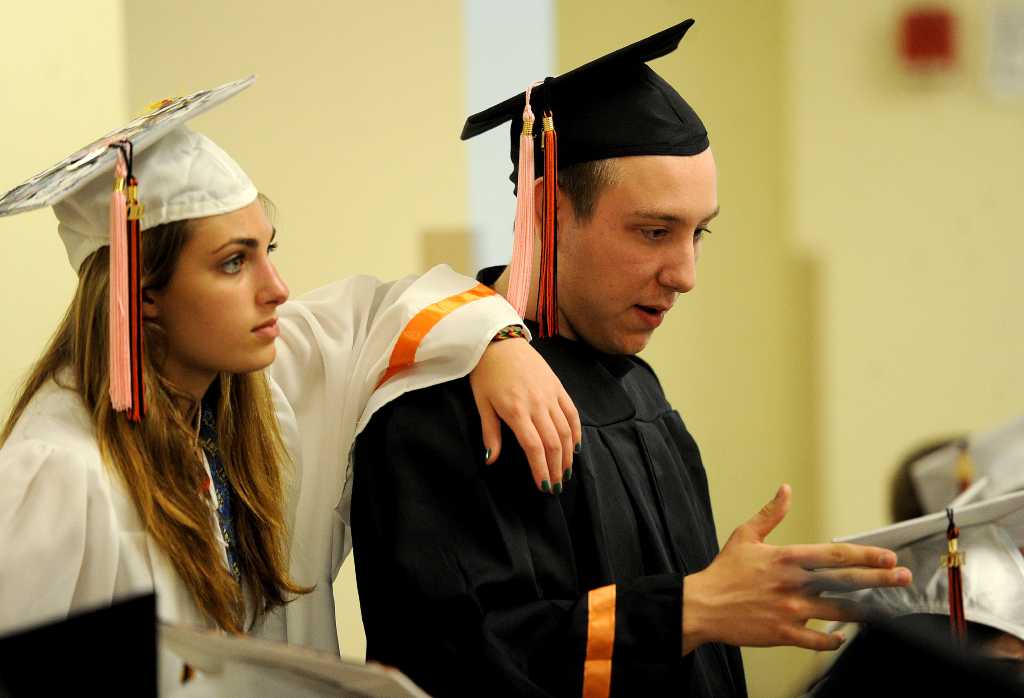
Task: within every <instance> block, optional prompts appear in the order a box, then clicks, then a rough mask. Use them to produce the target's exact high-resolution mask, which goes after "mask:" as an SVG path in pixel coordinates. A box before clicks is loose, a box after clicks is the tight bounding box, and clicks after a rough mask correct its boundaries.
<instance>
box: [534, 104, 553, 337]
mask: <svg viewBox="0 0 1024 698" xmlns="http://www.w3.org/2000/svg"><path fill="white" fill-rule="evenodd" d="M542 144H543V147H544V230H543V232H542V237H541V248H540V286H539V288H538V294H537V324H538V325H539V326H540V336H541V337H554V336H555V335H557V334H558V282H557V275H558V135H557V134H556V133H555V120H554V116H553V115H552V114H551V112H550V111H548V112H545V113H544V139H543V141H542Z"/></svg>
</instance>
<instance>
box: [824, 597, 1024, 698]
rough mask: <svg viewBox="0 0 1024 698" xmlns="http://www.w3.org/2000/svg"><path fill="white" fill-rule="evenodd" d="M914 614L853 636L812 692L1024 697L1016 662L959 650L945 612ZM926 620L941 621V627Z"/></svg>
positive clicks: (879, 623) (827, 695) (876, 624)
mask: <svg viewBox="0 0 1024 698" xmlns="http://www.w3.org/2000/svg"><path fill="white" fill-rule="evenodd" d="M915 618H916V620H915V621H914V622H903V621H904V620H906V619H897V620H896V621H891V620H890V621H876V622H873V623H872V624H871V626H870V627H868V628H866V629H865V630H863V631H862V632H861V633H860V634H859V635H857V637H856V638H854V640H853V641H852V642H851V644H850V646H849V647H848V648H847V649H846V651H845V652H843V654H842V655H841V656H840V657H839V659H838V660H836V663H835V664H834V665H833V666H832V667H831V668H830V669H829V670H828V672H827V673H826V674H825V675H824V676H823V677H822V678H821V679H820V680H819V682H818V684H817V685H816V686H815V690H814V691H812V693H811V695H812V696H814V698H835V697H837V696H858V698H863V696H867V695H878V696H888V695H903V696H912V695H913V696H926V695H933V696H1005V697H1008V698H1009V697H1012V696H1024V682H1021V680H1020V678H1019V677H1020V674H1019V673H1018V672H1019V669H1017V668H1016V667H1015V666H1014V664H1011V663H1008V662H1004V661H999V660H994V659H988V658H985V657H982V656H981V655H978V654H975V653H973V652H971V651H970V650H967V651H964V650H960V649H958V648H957V647H956V646H955V645H954V644H953V643H952V642H951V640H950V639H949V632H948V625H949V620H948V618H946V617H944V616H932V617H931V618H929V619H925V618H922V617H920V616H917V617H915ZM926 620H935V621H938V623H941V624H942V627H941V629H939V628H936V627H935V625H936V623H929V622H923V621H926ZM943 631H944V632H943ZM1021 668H1024V667H1021Z"/></svg>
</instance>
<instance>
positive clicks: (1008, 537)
mask: <svg viewBox="0 0 1024 698" xmlns="http://www.w3.org/2000/svg"><path fill="white" fill-rule="evenodd" d="M953 517H954V518H955V521H956V525H957V526H958V527H959V529H960V536H959V542H958V546H959V550H960V552H961V553H962V555H963V560H962V564H961V567H960V578H961V583H962V589H963V610H964V616H965V618H966V620H967V621H970V622H975V623H981V624H983V625H987V626H990V627H993V628H997V629H999V630H1002V631H1003V632H1006V633H1010V634H1011V635H1014V636H1016V637H1018V638H1020V639H1022V640H1024V555H1022V554H1021V551H1020V547H1021V546H1022V545H1024V492H1016V493H1012V494H1008V495H1004V496H1001V497H997V498H994V499H990V500H986V501H983V502H976V503H974V504H968V505H967V506H964V507H963V508H960V509H954V511H953ZM947 527H948V519H947V514H946V513H945V512H938V513H934V514H928V515H926V516H922V517H919V518H916V519H910V520H908V521H901V522H900V523H897V524H893V525H892V526H886V527H885V528H880V529H877V530H875V531H870V532H868V533H861V534H858V535H854V536H847V537H844V538H837V539H835V542H837V543H855V544H859V545H873V546H879V547H883V548H888V549H890V550H893V551H894V552H895V553H896V557H897V563H898V564H899V565H901V566H903V567H907V568H909V569H910V571H911V573H912V574H913V582H912V583H911V585H910V586H907V587H891V588H875V589H866V590H862V591H858V592H853V593H850V594H841V595H840V596H846V597H848V598H852V599H856V600H857V601H860V602H862V603H865V604H867V605H869V606H870V607H871V608H872V609H874V610H876V611H878V612H880V613H881V614H883V615H885V616H889V617H896V616H906V615H914V614H934V615H944V616H948V615H950V594H949V589H950V585H949V574H948V570H947V567H946V566H945V565H944V556H946V555H947V553H948V552H949V547H948V541H947V537H946V531H947Z"/></svg>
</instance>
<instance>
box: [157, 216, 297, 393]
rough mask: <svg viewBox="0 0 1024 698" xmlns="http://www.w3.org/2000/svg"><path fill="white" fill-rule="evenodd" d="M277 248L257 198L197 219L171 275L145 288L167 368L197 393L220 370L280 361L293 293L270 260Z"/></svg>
mask: <svg viewBox="0 0 1024 698" xmlns="http://www.w3.org/2000/svg"><path fill="white" fill-rule="evenodd" d="M143 241H145V237H143ZM274 247H275V244H274V228H273V226H272V225H271V224H270V221H269V220H268V219H267V215H266V213H265V212H264V210H263V206H262V205H261V203H260V202H259V200H257V201H254V202H253V203H251V204H249V205H248V206H246V207H245V208H242V209H239V210H237V211H233V212H231V213H225V214H221V215H218V216H210V217H208V218H198V219H195V220H193V221H191V225H190V227H189V237H188V241H187V242H186V243H185V245H184V247H183V248H182V250H181V255H180V256H179V258H178V262H177V265H176V266H175V269H174V273H173V275H172V276H171V280H170V282H169V283H168V284H167V286H165V287H164V288H163V289H161V290H160V291H146V292H145V294H144V295H145V298H144V300H145V303H144V304H143V308H144V312H145V316H146V319H147V320H149V321H151V322H156V323H158V324H159V325H160V326H161V327H162V328H163V330H164V332H165V333H166V335H167V359H166V363H165V364H164V366H163V372H164V375H166V376H167V378H169V379H170V380H171V381H173V382H174V383H175V384H176V385H178V386H179V387H180V388H183V389H184V390H186V391H187V392H188V393H189V394H191V395H193V396H194V397H197V398H198V397H201V396H202V395H203V394H204V393H205V392H206V390H207V388H208V387H209V386H210V384H211V382H212V381H213V379H214V378H215V377H216V375H217V373H219V372H221V371H226V372H230V373H248V372H250V371H258V370H260V369H263V368H266V367H267V366H269V365H270V363H271V362H272V361H273V360H274V356H275V355H276V350H275V348H274V340H275V339H276V338H277V334H278V330H277V316H276V311H277V306H279V305H281V304H282V303H284V302H285V301H286V300H287V299H288V287H287V286H286V285H285V283H284V280H282V279H281V277H280V276H279V275H278V273H277V269H275V268H274V265H273V263H271V261H270V256H269V255H270V253H271V252H272V251H273V250H274Z"/></svg>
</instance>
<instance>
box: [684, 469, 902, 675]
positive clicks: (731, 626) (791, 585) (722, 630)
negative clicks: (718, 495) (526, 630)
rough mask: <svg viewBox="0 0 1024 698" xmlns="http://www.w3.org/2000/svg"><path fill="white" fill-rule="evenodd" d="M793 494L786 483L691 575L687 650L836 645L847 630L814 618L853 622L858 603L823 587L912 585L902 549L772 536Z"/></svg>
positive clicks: (687, 593)
mask: <svg viewBox="0 0 1024 698" xmlns="http://www.w3.org/2000/svg"><path fill="white" fill-rule="evenodd" d="M790 498H791V491H790V488H789V485H783V486H782V487H780V488H779V491H778V492H777V493H776V494H775V497H774V499H772V501H770V502H768V504H766V505H765V506H764V507H763V508H762V509H761V511H759V512H757V514H755V515H754V516H753V517H752V518H751V519H750V520H749V521H747V522H746V523H745V524H743V525H742V526H740V527H739V528H737V529H736V530H735V531H733V533H732V535H731V536H730V537H729V540H728V541H727V542H726V544H725V547H723V548H722V551H721V552H720V553H719V554H718V557H716V558H715V559H714V560H713V561H712V562H711V564H710V565H708V567H707V568H706V569H704V570H702V571H700V572H697V573H696V574H692V575H689V576H687V577H686V579H685V581H684V583H683V654H684V655H685V654H688V653H689V652H691V651H693V650H694V649H696V648H697V647H699V646H700V645H702V644H704V643H705V642H723V643H726V644H729V645H737V646H753V647H769V646H774V645H795V646H797V647H804V648H807V649H812V650H834V649H837V648H838V647H839V646H840V645H841V644H842V643H843V636H842V635H840V634H839V633H822V632H818V631H816V630H812V629H810V628H808V627H806V623H807V621H808V620H810V619H812V618H817V619H820V620H832V621H854V620H857V619H858V612H857V607H856V605H855V604H854V603H853V602H851V601H846V600H842V599H834V598H822V596H821V592H823V591H854V590H856V589H867V588H870V587H894V586H906V585H908V584H910V581H911V576H910V570H908V569H906V568H905V567H896V554H895V553H893V552H892V551H891V550H886V549H884V548H875V547H870V546H864V545H850V544H846V543H832V544H821V545H787V546H775V545H769V544H768V543H765V542H764V539H765V538H767V537H768V534H769V533H771V532H772V531H773V530H774V529H775V527H776V526H778V525H779V523H781V522H782V520H783V519H784V518H785V517H786V513H787V512H788V511H789V505H790Z"/></svg>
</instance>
